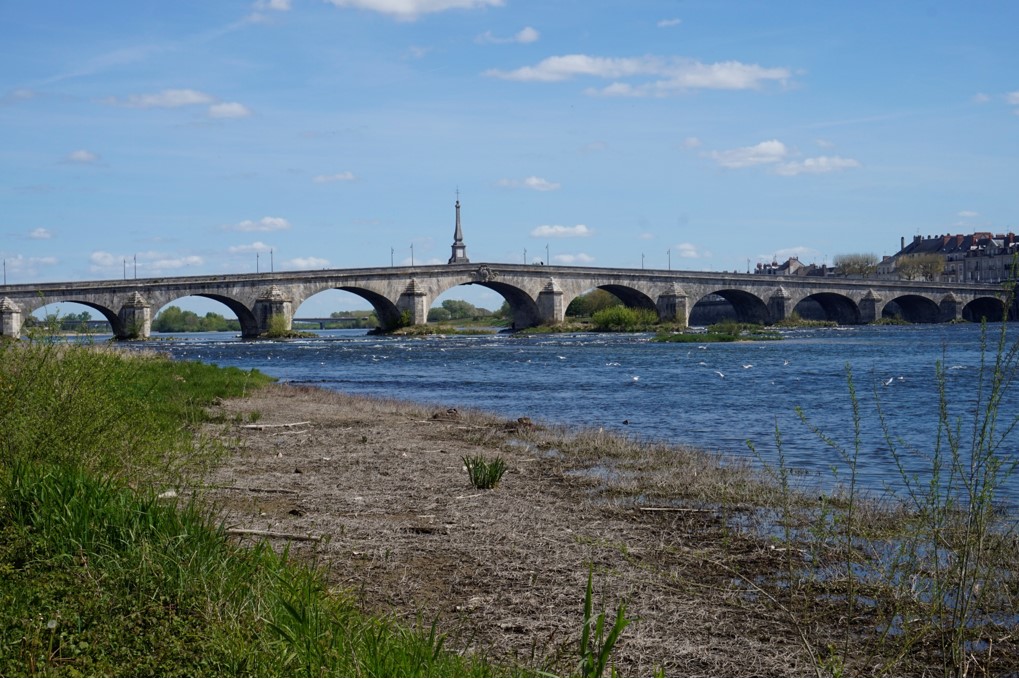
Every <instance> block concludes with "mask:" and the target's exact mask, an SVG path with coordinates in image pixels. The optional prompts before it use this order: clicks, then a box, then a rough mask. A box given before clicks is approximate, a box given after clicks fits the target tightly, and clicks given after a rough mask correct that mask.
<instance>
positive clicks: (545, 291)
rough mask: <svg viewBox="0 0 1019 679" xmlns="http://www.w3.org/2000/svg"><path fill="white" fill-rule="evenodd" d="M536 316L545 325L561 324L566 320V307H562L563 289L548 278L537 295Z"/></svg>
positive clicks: (552, 279)
mask: <svg viewBox="0 0 1019 679" xmlns="http://www.w3.org/2000/svg"><path fill="white" fill-rule="evenodd" d="M538 315H539V316H540V317H541V322H542V323H543V324H545V325H556V324H558V323H562V322H563V320H564V319H565V318H566V307H564V306H563V289H562V288H560V287H559V284H558V283H556V282H555V279H554V278H549V279H548V283H546V284H545V287H543V288H542V289H541V292H539V293H538Z"/></svg>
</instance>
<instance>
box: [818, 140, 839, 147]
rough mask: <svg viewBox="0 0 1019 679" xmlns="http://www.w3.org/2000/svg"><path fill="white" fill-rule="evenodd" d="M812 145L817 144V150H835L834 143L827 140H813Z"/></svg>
mask: <svg viewBox="0 0 1019 679" xmlns="http://www.w3.org/2000/svg"><path fill="white" fill-rule="evenodd" d="M814 143H815V144H817V146H818V148H822V149H833V148H835V142H833V141H829V140H828V139H815V140H814Z"/></svg>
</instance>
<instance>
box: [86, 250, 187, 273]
mask: <svg viewBox="0 0 1019 679" xmlns="http://www.w3.org/2000/svg"><path fill="white" fill-rule="evenodd" d="M88 259H89V262H90V263H91V266H90V267H89V270H90V271H92V272H95V273H103V272H108V271H109V270H110V269H116V270H117V271H120V270H122V269H123V267H124V263H125V262H126V263H127V265H128V266H129V267H133V266H134V264H135V262H137V263H138V268H139V269H143V270H145V271H150V272H151V271H167V270H171V269H182V268H184V267H188V266H201V265H202V264H204V263H205V260H204V259H202V258H201V257H199V256H198V255H172V254H166V253H163V252H155V251H149V252H139V253H137V254H131V255H115V254H113V253H111V252H106V251H105V250H96V251H94V252H93V253H92V254H90V255H89V257H88Z"/></svg>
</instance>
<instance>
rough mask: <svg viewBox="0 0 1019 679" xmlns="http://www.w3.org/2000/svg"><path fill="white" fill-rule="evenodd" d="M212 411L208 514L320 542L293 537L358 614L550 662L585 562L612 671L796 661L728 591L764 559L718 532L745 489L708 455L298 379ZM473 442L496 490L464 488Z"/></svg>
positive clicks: (572, 625) (787, 632)
mask: <svg viewBox="0 0 1019 679" xmlns="http://www.w3.org/2000/svg"><path fill="white" fill-rule="evenodd" d="M219 408H220V409H221V410H222V412H223V414H224V415H226V417H227V420H228V421H229V422H232V423H231V424H227V425H223V424H217V425H208V426H207V428H206V432H205V433H206V434H211V435H213V436H216V437H217V438H219V439H221V440H222V441H223V442H224V443H226V444H227V446H228V448H229V450H230V454H229V455H228V456H227V457H226V458H225V459H224V460H223V462H222V465H221V466H220V467H219V468H218V469H217V470H215V471H214V472H213V473H212V475H211V476H210V477H209V478H207V479H206V481H205V483H206V486H207V488H206V490H205V491H204V492H205V493H206V494H207V497H208V499H210V500H211V501H212V502H214V503H215V504H216V505H217V506H219V507H221V508H222V511H223V512H224V518H225V520H226V523H227V525H229V526H233V527H237V528H247V529H255V530H264V531H273V532H279V533H290V534H296V535H311V536H326V539H323V540H321V541H318V542H306V541H300V542H293V543H292V544H293V548H294V549H297V550H298V551H299V552H301V553H302V554H304V555H306V556H308V557H312V558H314V559H316V560H317V561H318V562H319V563H320V564H322V565H323V566H324V567H325V568H327V569H328V571H329V580H330V582H332V583H334V586H335V587H336V588H337V589H338V590H345V591H348V592H350V593H351V594H352V595H353V596H355V597H357V598H358V599H359V600H360V601H361V602H362V604H363V605H364V606H365V607H366V608H368V609H371V610H374V611H380V612H391V613H393V614H394V615H397V616H399V617H401V618H404V619H407V620H410V621H414V620H423V621H424V623H425V624H429V623H430V622H431V621H432V620H433V619H437V620H438V624H439V626H440V628H441V629H442V631H444V632H445V633H447V634H449V635H450V639H449V641H448V643H447V647H448V648H451V649H454V650H461V649H465V648H467V649H479V650H483V651H485V652H487V653H489V654H490V655H491V656H492V657H493V658H494V659H500V660H512V659H513V658H516V659H517V660H518V661H519V662H521V663H523V664H526V665H528V666H531V667H535V668H539V669H545V670H548V671H553V672H558V673H565V674H569V673H570V672H571V668H573V667H575V662H576V645H577V639H578V635H579V631H580V627H581V619H582V604H583V596H584V587H585V584H586V579H587V575H588V570H589V568H591V567H593V569H594V582H595V593H596V610H607V611H608V612H609V615H610V616H611V615H612V614H613V613H614V611H615V608H616V606H617V605H618V604H619V603H621V602H626V604H627V615H628V617H630V618H632V619H633V623H632V624H631V625H630V626H629V627H628V628H627V630H626V631H625V633H624V635H623V639H622V641H621V643H620V644H619V645H618V647H617V653H616V661H617V668H618V671H619V672H620V673H621V674H623V675H649V674H652V673H654V672H656V671H663V672H664V673H665V674H666V675H702V676H707V675H713V676H761V675H813V674H814V672H815V670H814V667H813V666H812V665H811V664H810V660H809V658H808V657H807V655H806V653H805V651H804V649H803V648H802V645H801V643H800V642H799V640H798V637H797V632H796V630H795V628H794V627H793V626H792V625H791V624H790V623H789V622H788V621H787V620H786V619H785V617H784V616H783V614H782V613H781V612H780V610H778V609H777V607H776V606H774V605H773V604H771V603H770V602H768V601H767V600H762V599H763V598H755V597H753V596H747V592H748V589H750V587H748V584H747V581H746V580H744V578H749V579H753V578H754V577H755V576H757V575H759V574H763V573H773V572H775V571H776V569H777V567H778V565H777V564H778V558H779V557H778V556H777V555H776V553H775V552H774V551H772V550H769V549H768V547H767V545H766V544H765V543H764V542H762V541H760V540H758V539H757V538H756V536H755V535H754V531H753V530H750V529H747V530H740V529H739V528H737V527H736V526H739V525H747V524H749V523H752V517H753V512H751V511H750V509H749V508H750V504H749V498H751V497H752V496H753V493H754V490H753V487H752V483H751V482H750V481H748V475H746V474H744V473H743V472H741V471H739V470H735V471H730V470H728V469H725V468H723V467H724V465H720V464H719V461H718V460H717V459H715V458H713V457H710V456H704V455H698V454H694V453H692V452H680V451H677V450H676V449H667V448H665V447H658V446H643V447H641V446H638V445H636V444H633V443H632V442H626V441H623V440H621V439H619V438H616V437H611V436H609V435H605V434H600V433H598V432H587V433H582V434H579V435H572V434H570V435H567V434H566V433H565V432H564V431H563V430H561V429H559V428H546V427H540V426H535V425H532V424H530V423H529V422H527V421H524V422H516V423H514V422H506V421H504V420H498V419H496V418H494V417H489V416H486V415H483V414H479V413H473V412H464V411H460V412H456V411H450V412H447V411H436V410H433V409H428V408H426V407H422V406H416V405H410V404H405V403H395V402H389V401H377V400H371V399H366V398H362V397H351V396H346V395H341V394H335V393H332V392H326V391H320V390H314V389H305V388H298V387H286V386H273V387H270V388H267V389H265V390H262V391H259V392H257V393H255V394H254V395H252V396H249V397H247V398H244V399H239V400H231V401H228V402H226V403H224V404H222V405H221V406H219ZM252 413H255V414H256V415H254V416H252ZM238 416H239V417H238ZM255 418H257V419H255ZM241 420H243V422H240V421H241ZM272 425H293V426H272ZM476 454H481V455H485V456H487V457H492V456H494V455H500V456H502V457H503V458H504V459H505V460H506V462H507V463H508V465H509V472H508V473H507V474H506V476H504V477H503V481H502V483H501V484H500V485H499V486H498V487H497V488H496V489H494V490H490V491H479V490H476V489H475V488H473V487H472V486H471V485H470V482H469V480H468V477H467V474H466V472H465V470H464V468H463V463H462V456H464V455H476ZM723 496H724V497H726V498H727V499H726V502H725V503H724V504H723V505H719V504H718V503H717V502H716V501H715V498H719V497H723ZM743 497H745V498H748V499H745V500H741V498H743ZM649 508H650V510H649ZM281 544H282V542H281ZM737 574H739V575H737ZM574 671H575V670H574Z"/></svg>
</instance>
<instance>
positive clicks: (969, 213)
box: [956, 210, 980, 219]
mask: <svg viewBox="0 0 1019 679" xmlns="http://www.w3.org/2000/svg"><path fill="white" fill-rule="evenodd" d="M956 216H958V217H962V218H963V219H973V218H974V217H979V216H980V213H979V212H974V211H973V210H959V212H957V213H956Z"/></svg>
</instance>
